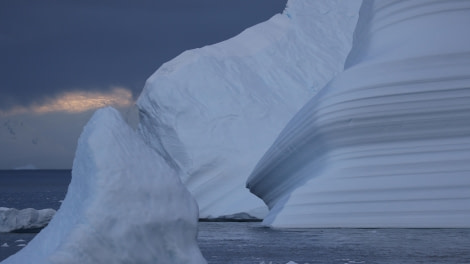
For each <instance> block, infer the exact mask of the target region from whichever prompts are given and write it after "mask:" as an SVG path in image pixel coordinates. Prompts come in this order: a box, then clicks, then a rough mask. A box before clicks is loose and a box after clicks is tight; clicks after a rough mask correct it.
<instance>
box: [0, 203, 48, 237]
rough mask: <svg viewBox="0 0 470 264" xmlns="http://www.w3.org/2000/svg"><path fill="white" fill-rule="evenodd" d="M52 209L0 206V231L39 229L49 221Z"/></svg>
mask: <svg viewBox="0 0 470 264" xmlns="http://www.w3.org/2000/svg"><path fill="white" fill-rule="evenodd" d="M55 213H56V211H55V210H54V209H41V210H36V209H33V208H26V209H21V210H18V209H15V208H6V207H0V233H1V232H5V233H6V232H18V231H26V230H37V229H41V228H43V227H45V226H47V224H48V223H49V221H50V220H51V219H52V217H53V216H54V214H55Z"/></svg>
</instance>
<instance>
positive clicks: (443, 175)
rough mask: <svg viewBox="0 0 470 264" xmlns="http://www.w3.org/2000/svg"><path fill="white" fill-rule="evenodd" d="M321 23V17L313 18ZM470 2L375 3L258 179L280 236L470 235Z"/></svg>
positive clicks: (253, 182)
mask: <svg viewBox="0 0 470 264" xmlns="http://www.w3.org/2000/svg"><path fill="white" fill-rule="evenodd" d="M312 19H313V18H312ZM468 25H470V1H452V0H446V1H429V0H414V1H399V0H398V1H397V0H380V1H364V3H363V5H362V7H361V10H360V16H359V21H358V26H357V28H356V31H355V40H354V44H353V48H352V51H351V53H350V55H349V57H348V59H347V62H346V67H345V68H346V70H345V71H344V72H343V73H341V74H340V75H338V76H337V78H335V79H334V80H333V81H332V82H331V83H329V84H328V85H327V86H326V87H325V88H324V89H322V90H321V91H320V92H319V93H318V94H317V95H316V96H315V97H314V98H312V99H311V100H310V101H309V102H308V103H307V104H306V105H305V106H304V107H303V108H302V110H300V111H299V112H298V113H297V114H296V115H295V117H294V118H293V119H292V120H291V121H290V122H289V124H288V125H287V126H286V127H285V129H284V130H283V131H282V133H281V134H280V135H279V137H278V138H277V140H276V142H275V143H274V144H273V145H272V146H271V148H270V150H269V151H268V152H267V153H266V154H265V155H264V157H263V158H262V160H261V161H260V162H259V163H258V165H257V166H256V169H255V170H254V172H253V173H252V175H251V176H250V178H249V180H248V183H247V185H248V187H249V188H250V190H251V191H252V192H254V193H255V194H256V195H258V196H259V197H261V198H263V200H264V201H265V202H266V203H267V204H268V205H269V207H270V209H271V210H270V213H269V215H268V216H267V217H266V219H265V220H264V223H265V224H266V225H270V226H274V227H470V34H469V31H468Z"/></svg>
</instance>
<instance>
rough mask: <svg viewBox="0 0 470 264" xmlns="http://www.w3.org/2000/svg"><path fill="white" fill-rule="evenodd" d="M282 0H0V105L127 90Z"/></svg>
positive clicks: (275, 7) (240, 27)
mask: <svg viewBox="0 0 470 264" xmlns="http://www.w3.org/2000/svg"><path fill="white" fill-rule="evenodd" d="M285 3H286V0H275V1H274V0H165V1H164V0H156V1H121V0H109V1H104V0H103V1H91V0H90V1H59V0H55V1H36V0H28V1H18V0H5V1H0V110H7V109H9V108H11V107H13V106H15V105H22V106H26V105H28V104H31V103H32V102H41V100H44V99H45V98H48V97H53V96H56V95H58V94H60V93H63V92H65V91H71V90H74V89H79V90H95V89H100V90H105V89H111V87H112V86H124V87H128V88H130V89H131V90H132V92H133V93H134V96H137V95H138V94H139V93H140V91H141V89H142V87H143V85H144V82H145V80H146V78H147V77H149V76H150V75H151V74H152V73H153V72H154V71H155V70H156V69H157V68H158V67H159V66H160V65H161V64H162V63H164V62H165V61H168V60H170V59H171V58H173V57H175V56H176V55H178V54H179V53H181V52H182V51H184V50H187V49H191V48H197V47H201V46H204V45H208V44H213V43H216V42H220V41H222V40H225V39H227V38H230V37H232V36H234V35H236V34H238V33H239V32H241V31H242V30H243V29H245V28H247V27H249V26H251V25H254V24H256V23H259V22H262V21H264V20H267V19H268V18H269V17H271V16H272V15H273V14H275V13H278V12H281V11H282V10H283V8H284V6H285Z"/></svg>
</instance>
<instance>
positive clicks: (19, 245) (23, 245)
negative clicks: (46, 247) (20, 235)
mask: <svg viewBox="0 0 470 264" xmlns="http://www.w3.org/2000/svg"><path fill="white" fill-rule="evenodd" d="M26 245H27V244H18V245H16V246H17V247H26Z"/></svg>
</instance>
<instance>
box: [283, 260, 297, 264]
mask: <svg viewBox="0 0 470 264" xmlns="http://www.w3.org/2000/svg"><path fill="white" fill-rule="evenodd" d="M286 264H297V262H294V261H292V260H291V261H289V262H287V263H286Z"/></svg>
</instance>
